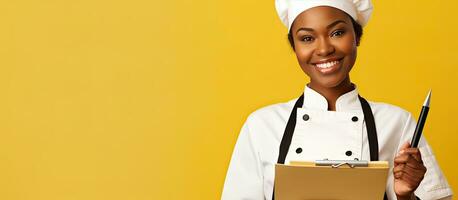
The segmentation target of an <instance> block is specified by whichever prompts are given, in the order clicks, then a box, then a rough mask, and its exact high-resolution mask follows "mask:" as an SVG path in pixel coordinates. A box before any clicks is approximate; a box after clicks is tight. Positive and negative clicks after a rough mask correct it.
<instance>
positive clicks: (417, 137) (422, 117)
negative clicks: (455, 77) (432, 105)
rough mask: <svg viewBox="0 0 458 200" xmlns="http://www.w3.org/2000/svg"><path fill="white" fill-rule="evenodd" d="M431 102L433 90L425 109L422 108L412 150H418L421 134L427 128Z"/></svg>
mask: <svg viewBox="0 0 458 200" xmlns="http://www.w3.org/2000/svg"><path fill="white" fill-rule="evenodd" d="M430 100H431V90H429V93H428V96H427V97H426V100H425V103H423V107H422V108H421V113H420V117H418V123H417V127H416V128H415V132H414V134H413V137H412V142H410V147H411V148H417V147H418V143H419V142H420V137H421V133H422V131H423V127H424V126H425V122H426V117H427V116H428V111H429V102H430Z"/></svg>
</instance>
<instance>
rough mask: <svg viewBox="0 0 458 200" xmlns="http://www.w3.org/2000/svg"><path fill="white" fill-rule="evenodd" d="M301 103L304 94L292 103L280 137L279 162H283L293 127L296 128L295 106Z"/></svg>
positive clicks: (299, 106)
mask: <svg viewBox="0 0 458 200" xmlns="http://www.w3.org/2000/svg"><path fill="white" fill-rule="evenodd" d="M303 104H304V94H302V95H301V96H300V97H299V99H297V101H296V104H294V107H293V110H292V111H291V115H290V116H289V119H288V123H287V124H286V128H285V132H284V133H283V137H282V138H281V143H280V152H279V154H278V160H277V163H279V164H285V159H286V155H287V154H288V151H289V146H290V145H291V140H292V139H293V134H294V128H296V116H297V108H301V107H302V105H303Z"/></svg>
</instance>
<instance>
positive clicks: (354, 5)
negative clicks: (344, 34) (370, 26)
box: [275, 0, 373, 32]
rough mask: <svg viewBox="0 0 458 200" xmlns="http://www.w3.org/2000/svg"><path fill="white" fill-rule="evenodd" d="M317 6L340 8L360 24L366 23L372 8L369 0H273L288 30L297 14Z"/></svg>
mask: <svg viewBox="0 0 458 200" xmlns="http://www.w3.org/2000/svg"><path fill="white" fill-rule="evenodd" d="M317 6H330V7H334V8H337V9H339V10H342V11H344V12H346V13H347V14H348V15H350V16H351V17H352V18H353V19H354V20H355V21H356V22H357V23H358V24H360V25H361V26H364V25H366V24H367V21H368V20H369V18H370V16H371V13H372V8H373V6H372V3H371V1H370V0H275V7H276V8H277V13H278V16H279V17H280V19H281V21H282V22H283V24H285V26H287V27H288V32H289V30H290V29H291V25H292V24H293V21H294V19H296V17H297V16H298V15H299V14H301V13H302V12H304V11H305V10H307V9H310V8H313V7H317Z"/></svg>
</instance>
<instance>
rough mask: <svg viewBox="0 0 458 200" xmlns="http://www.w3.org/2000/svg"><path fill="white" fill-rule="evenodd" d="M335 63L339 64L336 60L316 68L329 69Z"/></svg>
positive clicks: (318, 65)
mask: <svg viewBox="0 0 458 200" xmlns="http://www.w3.org/2000/svg"><path fill="white" fill-rule="evenodd" d="M337 63H339V61H338V60H336V61H332V62H327V63H320V64H316V66H317V67H319V68H330V67H332V66H334V65H335V64H337Z"/></svg>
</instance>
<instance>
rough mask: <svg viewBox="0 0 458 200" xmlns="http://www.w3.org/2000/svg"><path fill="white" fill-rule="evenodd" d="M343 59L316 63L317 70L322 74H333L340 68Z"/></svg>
mask: <svg viewBox="0 0 458 200" xmlns="http://www.w3.org/2000/svg"><path fill="white" fill-rule="evenodd" d="M341 61H342V59H328V60H323V61H320V62H317V63H314V64H313V65H314V66H315V69H316V70H318V71H319V72H321V73H322V74H331V73H333V72H335V71H337V70H338V69H339V68H340V65H339V64H340V63H341Z"/></svg>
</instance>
